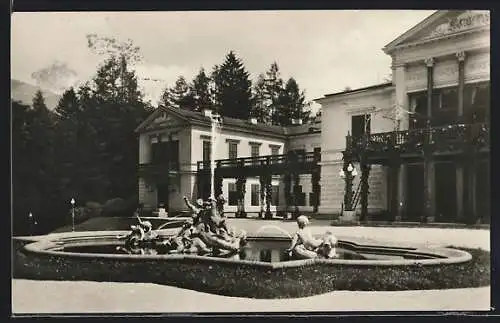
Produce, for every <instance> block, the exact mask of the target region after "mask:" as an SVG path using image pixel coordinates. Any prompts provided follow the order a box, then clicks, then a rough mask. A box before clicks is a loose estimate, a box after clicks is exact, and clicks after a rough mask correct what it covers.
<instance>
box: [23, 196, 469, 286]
mask: <svg viewBox="0 0 500 323" xmlns="http://www.w3.org/2000/svg"><path fill="white" fill-rule="evenodd" d="M186 201H187V199H186ZM187 202H189V201H187ZM189 206H190V207H192V211H193V216H192V218H191V219H190V220H187V221H186V222H185V224H184V226H183V227H182V228H181V229H179V228H171V229H165V230H150V226H149V224H148V221H142V220H141V219H140V218H138V224H136V225H133V226H132V227H131V230H130V232H109V231H101V232H65V233H60V234H50V235H46V236H42V237H24V238H17V239H16V238H14V246H15V248H16V253H15V259H14V262H15V263H17V265H15V266H14V268H15V270H14V271H15V273H14V274H15V275H18V276H19V277H28V278H29V279H50V280H61V279H62V280H97V281H124V282H131V281H133V282H154V283H163V284H168V285H174V286H179V287H187V288H191V287H192V286H198V287H196V288H199V290H204V291H215V290H220V288H221V286H225V285H227V284H229V285H232V284H236V283H238V284H241V286H243V287H241V286H240V285H238V286H240V287H241V288H242V290H248V289H252V288H257V287H255V286H256V285H255V281H254V280H259V279H264V280H265V279H269V277H271V276H272V277H274V278H273V281H274V283H273V285H272V286H273V288H282V289H287V288H290V284H291V283H292V282H291V281H290V279H292V278H287V277H294V275H296V273H297V272H296V270H299V272H300V270H306V271H311V272H313V271H314V272H325V273H328V272H330V271H334V272H337V273H341V272H342V270H343V269H342V268H336V267H338V266H340V267H345V268H348V267H349V266H353V267H352V268H356V271H357V272H358V273H359V274H360V275H363V271H364V270H366V272H373V270H385V271H384V272H387V275H393V274H394V270H400V271H403V272H405V271H407V270H415V268H420V267H421V266H426V267H433V266H442V265H450V264H461V263H465V262H468V261H469V260H471V258H472V256H471V255H470V254H469V253H468V252H466V251H462V250H457V249H452V248H441V247H433V248H429V247H428V246H411V245H406V246H403V245H401V244H391V243H387V242H384V243H380V242H376V241H375V242H373V241H366V239H360V238H355V237H350V238H337V239H334V237H330V239H328V236H329V235H328V234H324V235H320V236H315V237H314V238H315V239H317V240H320V241H321V245H320V246H319V247H318V248H317V249H316V250H313V251H312V252H311V250H308V249H305V248H302V247H300V246H301V245H300V244H299V245H298V246H295V247H293V248H292V245H291V242H292V241H293V240H294V236H292V237H291V236H290V235H289V234H288V232H286V231H284V230H282V229H281V228H279V227H276V228H275V227H274V226H267V227H261V228H260V229H259V230H258V231H257V232H255V233H254V234H248V235H247V234H245V232H240V233H235V231H236V230H234V229H233V228H230V227H228V225H227V224H226V223H225V221H224V218H223V217H221V216H220V214H219V212H217V208H216V204H215V201H213V199H210V200H209V201H204V202H203V203H202V205H201V206H200V205H198V204H192V203H191V202H189ZM267 228H274V229H277V231H278V233H277V232H274V233H272V232H267V234H263V231H264V230H265V229H267ZM278 228H279V229H278ZM331 236H333V235H331ZM311 266H318V267H317V270H316V269H307V268H310V267H311ZM297 267H307V268H303V269H298V268H297ZM40 268H43V270H42V271H41V270H40ZM377 268H378V269H377ZM380 268H387V269H380ZM397 268H400V269H397ZM287 273H290V276H288V274H287ZM242 277H245V278H244V279H243V280H242ZM266 277H267V278H266ZM296 283H297V284H302V282H301V281H296ZM178 284H180V285H178ZM221 284H222V285H221ZM224 284H225V285H224ZM259 286H260V287H258V288H262V289H263V290H267V289H268V288H270V287H269V286H270V285H266V284H264V285H262V284H260V285H259ZM277 286H278V287H277Z"/></svg>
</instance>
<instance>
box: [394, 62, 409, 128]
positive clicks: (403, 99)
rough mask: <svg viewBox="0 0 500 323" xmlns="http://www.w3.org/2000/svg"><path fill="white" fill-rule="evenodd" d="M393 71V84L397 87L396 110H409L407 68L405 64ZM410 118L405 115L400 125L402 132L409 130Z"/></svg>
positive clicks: (396, 66)
mask: <svg viewBox="0 0 500 323" xmlns="http://www.w3.org/2000/svg"><path fill="white" fill-rule="evenodd" d="M392 70H393V83H394V85H395V86H396V90H395V92H396V93H395V101H396V102H395V103H394V104H395V108H396V109H405V110H407V109H408V95H406V85H405V83H406V66H405V65H404V64H400V65H394V66H393V67H392ZM408 125H409V118H408V115H407V114H404V115H403V118H402V119H401V123H400V128H401V129H400V130H406V129H408Z"/></svg>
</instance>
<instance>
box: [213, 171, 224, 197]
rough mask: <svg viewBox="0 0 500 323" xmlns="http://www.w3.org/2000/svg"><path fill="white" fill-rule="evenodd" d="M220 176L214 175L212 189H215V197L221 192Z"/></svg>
mask: <svg viewBox="0 0 500 323" xmlns="http://www.w3.org/2000/svg"><path fill="white" fill-rule="evenodd" d="M222 180H223V178H222V176H219V175H216V176H215V179H214V186H215V187H214V190H215V196H214V197H215V198H218V197H219V195H221V194H222Z"/></svg>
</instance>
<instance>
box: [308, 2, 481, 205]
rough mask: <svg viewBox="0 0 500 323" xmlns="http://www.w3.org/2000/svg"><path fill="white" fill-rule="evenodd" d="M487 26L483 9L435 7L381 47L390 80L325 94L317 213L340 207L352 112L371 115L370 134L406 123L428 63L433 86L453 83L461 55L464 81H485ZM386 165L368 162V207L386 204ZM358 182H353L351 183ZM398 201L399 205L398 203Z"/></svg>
mask: <svg viewBox="0 0 500 323" xmlns="http://www.w3.org/2000/svg"><path fill="white" fill-rule="evenodd" d="M489 50H490V27H489V12H487V11H447V10H445V11H438V12H436V13H434V14H433V15H431V16H429V17H428V18H427V19H425V20H424V21H422V22H421V23H420V24H418V25H417V26H415V27H414V28H412V29H410V30H409V31H408V32H406V33H404V34H403V35H401V36H400V37H398V38H397V39H396V40H394V41H393V42H391V43H390V44H388V45H387V46H386V47H385V48H384V52H385V53H386V54H388V55H390V56H391V57H392V78H393V79H392V84H380V85H376V86H372V87H368V88H365V89H358V90H352V91H346V92H343V93H342V92H340V93H336V94H332V95H325V96H324V97H323V98H321V99H318V100H316V101H317V102H318V103H320V104H321V106H322V120H323V122H322V129H321V130H322V131H321V149H322V163H321V165H322V166H321V168H322V169H321V204H320V209H319V212H321V213H338V212H339V211H340V207H341V203H342V199H343V194H344V181H343V180H342V179H340V177H339V175H338V173H339V170H340V168H341V167H342V151H343V150H345V147H346V139H345V137H346V135H347V133H348V132H352V129H351V117H352V116H353V115H362V114H365V113H367V114H370V116H371V133H377V132H388V131H392V130H394V129H395V127H396V125H397V122H395V120H394V119H395V116H398V117H399V118H400V123H399V129H400V130H406V129H408V127H409V119H410V118H409V115H410V114H409V113H411V112H414V111H415V102H414V101H412V100H411V99H410V98H411V94H412V93H415V92H422V91H425V90H426V89H427V66H428V64H430V63H431V64H432V66H433V89H442V88H447V87H452V86H455V87H456V86H457V85H458V82H459V81H458V80H459V60H461V59H464V73H465V75H464V78H465V85H468V84H473V83H479V82H485V81H486V82H489V79H490V53H489ZM386 173H387V169H386V168H385V167H382V166H372V170H371V172H370V178H369V185H370V189H369V191H370V194H369V202H368V209H369V211H372V212H373V211H376V210H383V209H386V208H387V203H388V201H387V193H386V192H387V183H386V178H387V176H386ZM357 184H358V182H357V181H355V182H354V186H355V187H356V186H357ZM401 203H403V202H402V201H401Z"/></svg>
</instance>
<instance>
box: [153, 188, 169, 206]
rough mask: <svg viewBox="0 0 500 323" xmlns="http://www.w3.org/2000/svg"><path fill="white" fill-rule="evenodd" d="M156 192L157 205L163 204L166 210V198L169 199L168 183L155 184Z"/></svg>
mask: <svg viewBox="0 0 500 323" xmlns="http://www.w3.org/2000/svg"><path fill="white" fill-rule="evenodd" d="M156 193H157V196H158V205H161V204H163V206H164V207H165V210H166V211H167V212H168V200H169V194H168V184H167V183H161V184H157V191H156Z"/></svg>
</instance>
